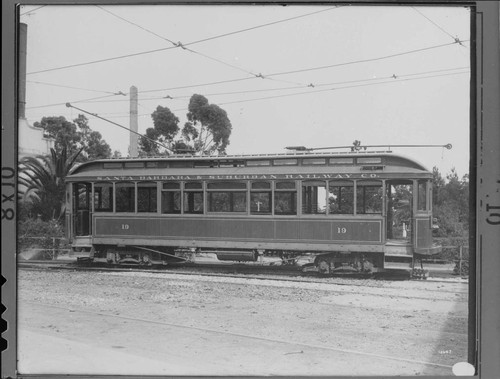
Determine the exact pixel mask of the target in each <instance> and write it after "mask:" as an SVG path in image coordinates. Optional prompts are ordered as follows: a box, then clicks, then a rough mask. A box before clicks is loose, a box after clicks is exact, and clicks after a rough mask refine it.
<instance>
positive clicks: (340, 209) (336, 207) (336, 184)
mask: <svg viewBox="0 0 500 379" xmlns="http://www.w3.org/2000/svg"><path fill="white" fill-rule="evenodd" d="M328 212H329V214H353V213H354V182H352V181H348V180H345V181H341V180H335V181H331V182H329V183H328Z"/></svg>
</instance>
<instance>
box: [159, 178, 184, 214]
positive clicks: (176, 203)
mask: <svg viewBox="0 0 500 379" xmlns="http://www.w3.org/2000/svg"><path fill="white" fill-rule="evenodd" d="M161 213H167V214H178V213H181V183H179V182H166V183H163V187H162V191H161Z"/></svg>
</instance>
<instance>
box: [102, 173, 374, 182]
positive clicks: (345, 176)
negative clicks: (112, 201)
mask: <svg viewBox="0 0 500 379" xmlns="http://www.w3.org/2000/svg"><path fill="white" fill-rule="evenodd" d="M379 177H380V175H378V174H373V173H372V174H359V173H356V174H262V175H260V174H253V175H132V176H131V175H124V176H95V177H93V178H94V180H97V181H122V180H130V181H144V180H149V181H155V180H163V181H181V180H287V179H288V180H296V179H375V178H379Z"/></svg>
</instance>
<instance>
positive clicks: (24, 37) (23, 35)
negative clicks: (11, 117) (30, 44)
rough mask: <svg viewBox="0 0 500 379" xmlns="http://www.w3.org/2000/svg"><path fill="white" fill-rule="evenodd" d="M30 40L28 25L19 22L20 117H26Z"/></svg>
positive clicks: (18, 98)
mask: <svg viewBox="0 0 500 379" xmlns="http://www.w3.org/2000/svg"><path fill="white" fill-rule="evenodd" d="M27 41H28V25H26V24H22V23H20V24H19V57H18V60H19V65H18V75H19V77H18V88H17V92H18V97H17V107H18V118H26V46H27Z"/></svg>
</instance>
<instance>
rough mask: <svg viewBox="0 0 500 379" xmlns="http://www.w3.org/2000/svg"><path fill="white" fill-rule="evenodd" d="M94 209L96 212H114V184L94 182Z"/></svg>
mask: <svg viewBox="0 0 500 379" xmlns="http://www.w3.org/2000/svg"><path fill="white" fill-rule="evenodd" d="M94 210H95V211H96V212H113V184H112V183H96V184H94Z"/></svg>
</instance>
